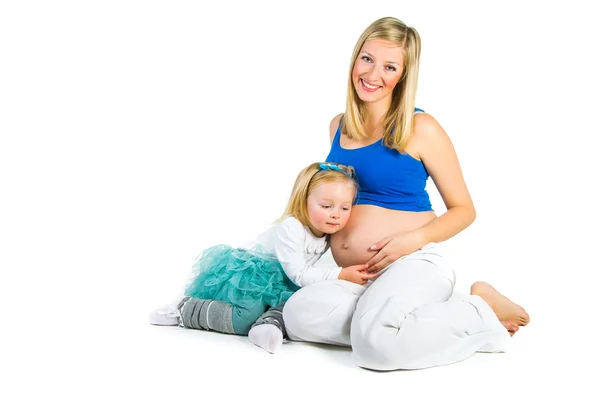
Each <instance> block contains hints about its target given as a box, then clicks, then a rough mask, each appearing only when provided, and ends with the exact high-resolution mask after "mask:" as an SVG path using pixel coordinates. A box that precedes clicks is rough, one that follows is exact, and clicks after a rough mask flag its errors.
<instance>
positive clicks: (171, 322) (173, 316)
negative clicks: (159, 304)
mask: <svg viewBox="0 0 600 400" xmlns="http://www.w3.org/2000/svg"><path fill="white" fill-rule="evenodd" d="M148 320H149V322H150V323H151V324H152V325H162V326H175V325H179V310H178V309H177V308H170V307H169V308H159V309H158V310H154V311H152V312H151V313H150V315H149V317H148Z"/></svg>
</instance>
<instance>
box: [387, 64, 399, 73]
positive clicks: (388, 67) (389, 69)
mask: <svg viewBox="0 0 600 400" xmlns="http://www.w3.org/2000/svg"><path fill="white" fill-rule="evenodd" d="M385 69H386V70H388V71H393V72H396V67H394V66H393V65H388V66H387V67H385Z"/></svg>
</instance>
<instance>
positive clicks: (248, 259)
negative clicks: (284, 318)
mask: <svg viewBox="0 0 600 400" xmlns="http://www.w3.org/2000/svg"><path fill="white" fill-rule="evenodd" d="M192 269H193V276H192V278H191V280H190V282H189V284H188V285H187V287H186V289H185V295H186V296H190V297H196V298H199V299H205V300H220V301H224V302H227V303H229V304H232V305H234V306H237V307H242V308H248V309H256V308H260V307H263V308H264V309H267V308H268V307H269V306H271V307H277V306H279V305H281V304H282V303H283V302H285V301H286V300H287V299H289V298H290V296H291V295H292V294H293V293H294V292H295V291H296V290H298V289H299V288H298V286H296V285H294V283H292V281H291V280H290V279H289V278H288V277H287V275H286V274H285V272H283V268H282V267H281V264H280V263H279V261H278V260H277V258H275V256H274V255H272V254H270V253H268V252H267V251H265V250H264V249H263V248H262V247H260V246H257V247H255V248H253V249H240V248H235V249H234V248H232V247H230V246H227V245H218V246H213V247H210V248H208V249H206V250H204V252H203V253H202V255H201V256H200V257H199V258H198V259H197V261H196V262H195V263H194V266H193V267H192Z"/></svg>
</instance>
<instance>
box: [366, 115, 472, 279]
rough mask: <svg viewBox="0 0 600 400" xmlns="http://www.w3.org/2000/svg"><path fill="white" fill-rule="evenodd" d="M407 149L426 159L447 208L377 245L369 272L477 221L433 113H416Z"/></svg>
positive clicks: (453, 154)
mask: <svg viewBox="0 0 600 400" xmlns="http://www.w3.org/2000/svg"><path fill="white" fill-rule="evenodd" d="M407 150H408V152H409V153H410V154H411V155H413V156H415V157H417V158H419V159H420V160H421V161H422V162H423V165H424V166H425V169H427V172H428V173H429V175H430V176H431V179H432V180H433V182H434V183H435V186H436V187H437V189H438V191H439V192H440V195H441V196H442V200H443V201H444V204H445V205H446V209H447V211H446V212H445V213H444V214H442V215H440V216H439V217H437V218H435V219H434V220H432V221H431V222H429V223H427V224H425V225H424V226H422V227H421V228H419V229H417V230H414V231H412V232H407V233H402V234H398V235H391V236H388V237H386V238H384V239H382V240H380V241H379V242H377V243H376V244H374V245H373V246H372V247H371V250H375V251H377V250H379V251H378V252H377V253H376V254H375V255H374V256H373V258H371V259H370V260H369V261H368V262H367V264H368V265H369V268H368V270H367V271H368V272H377V271H379V270H381V269H383V268H385V267H386V266H388V265H389V264H391V263H392V262H394V261H396V260H397V259H398V258H400V257H402V256H404V255H407V254H410V253H412V252H414V251H416V250H418V249H420V248H422V247H423V246H425V245H426V244H427V243H431V242H436V243H437V242H443V241H444V240H447V239H449V238H451V237H452V236H454V235H456V234H458V233H459V232H461V231H462V230H464V229H465V228H466V227H468V226H469V225H471V224H472V223H473V221H474V220H475V215H476V214H475V207H474V206H473V201H472V199H471V195H470V194H469V190H468V189H467V185H466V183H465V180H464V177H463V174H462V171H461V168H460V164H459V162H458V157H457V155H456V151H455V150H454V146H453V145H452V142H451V140H450V138H449V137H448V135H447V134H446V132H445V131H444V129H443V128H442V127H441V126H440V124H439V123H438V122H437V121H436V120H435V119H434V118H433V117H432V116H431V115H428V114H417V115H416V116H415V128H414V133H413V136H412V137H411V140H410V142H409V146H408V149H407Z"/></svg>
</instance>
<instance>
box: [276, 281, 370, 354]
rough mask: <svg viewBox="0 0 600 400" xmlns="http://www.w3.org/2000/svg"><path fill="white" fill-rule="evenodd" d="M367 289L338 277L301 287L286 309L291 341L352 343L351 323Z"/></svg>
mask: <svg viewBox="0 0 600 400" xmlns="http://www.w3.org/2000/svg"><path fill="white" fill-rule="evenodd" d="M364 290H365V289H364V287H362V286H360V285H356V284H353V283H351V282H346V281H339V280H335V281H323V282H318V283H315V284H312V285H309V286H306V287H304V288H302V289H300V290H299V291H298V292H296V293H295V294H294V295H293V296H292V297H291V298H290V299H289V300H288V301H287V303H286V304H285V307H284V309H283V319H284V321H285V326H286V330H287V332H288V335H289V336H290V338H291V339H292V340H302V341H311V342H319V343H331V344H339V345H350V322H351V320H352V315H353V313H354V310H355V308H356V303H357V301H358V299H359V298H360V295H362V293H363V292H364Z"/></svg>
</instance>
